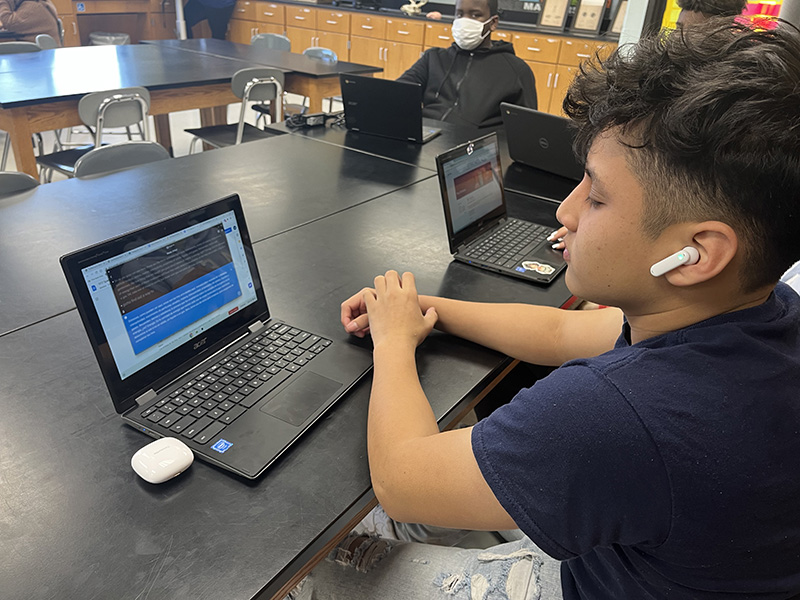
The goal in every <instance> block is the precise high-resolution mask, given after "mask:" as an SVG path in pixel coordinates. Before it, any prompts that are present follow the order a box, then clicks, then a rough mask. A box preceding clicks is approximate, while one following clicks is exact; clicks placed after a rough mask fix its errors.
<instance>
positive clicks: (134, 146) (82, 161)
mask: <svg viewBox="0 0 800 600" xmlns="http://www.w3.org/2000/svg"><path fill="white" fill-rule="evenodd" d="M166 158H169V152H167V150H166V148H164V146H162V145H161V144H158V143H156V142H139V141H136V142H120V143H119V144H111V145H110V146H100V147H99V148H95V149H94V150H90V151H89V152H87V153H86V154H84V155H83V156H81V157H80V158H79V159H78V161H77V162H76V163H75V177H87V176H89V175H97V174H98V173H109V172H111V171H119V170H121V169H128V168H130V167H137V166H139V165H144V164H147V163H151V162H155V161H157V160H164V159H166Z"/></svg>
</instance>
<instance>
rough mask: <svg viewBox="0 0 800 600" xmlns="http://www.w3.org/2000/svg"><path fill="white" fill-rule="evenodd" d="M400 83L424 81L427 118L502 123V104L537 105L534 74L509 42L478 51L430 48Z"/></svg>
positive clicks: (456, 47)
mask: <svg viewBox="0 0 800 600" xmlns="http://www.w3.org/2000/svg"><path fill="white" fill-rule="evenodd" d="M398 81H410V82H414V83H420V84H422V87H423V90H424V91H423V96H422V105H423V107H424V108H423V110H422V114H423V116H425V117H428V118H431V119H438V120H440V121H448V122H450V123H458V124H461V125H472V126H477V127H492V126H495V125H499V124H500V123H501V122H502V120H501V118H500V103H501V102H510V103H511V104H519V105H522V106H527V107H528V108H536V84H535V81H534V79H533V73H532V72H531V69H530V67H528V65H526V64H525V62H524V61H523V60H521V59H519V58H517V57H516V56H515V54H514V46H512V45H511V44H509V43H508V42H503V41H493V42H492V44H491V46H489V47H487V48H476V49H475V50H462V49H461V48H459V47H458V46H457V45H456V44H455V43H453V44H452V45H451V46H450V47H449V48H430V49H428V50H426V51H425V54H423V55H422V57H421V58H420V59H419V60H418V61H417V62H416V63H414V65H413V66H412V67H411V68H410V69H409V70H408V71H406V72H405V73H403V74H402V75H401V76H400V77H399V78H398Z"/></svg>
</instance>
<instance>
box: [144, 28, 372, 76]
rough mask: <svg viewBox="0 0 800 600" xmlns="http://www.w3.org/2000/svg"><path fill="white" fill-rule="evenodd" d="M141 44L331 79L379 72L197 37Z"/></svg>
mask: <svg viewBox="0 0 800 600" xmlns="http://www.w3.org/2000/svg"><path fill="white" fill-rule="evenodd" d="M142 43H143V44H153V45H157V46H162V47H169V48H176V49H180V50H185V51H188V52H195V53H201V54H205V55H208V56H219V57H223V58H234V59H238V60H242V61H246V62H249V63H252V64H256V65H265V66H269V67H277V68H280V69H283V70H286V71H291V72H293V73H298V74H301V75H306V76H308V77H332V76H335V75H339V74H340V73H360V74H367V73H379V72H381V71H383V69H382V68H380V67H373V66H370V65H361V64H358V63H351V62H346V61H338V62H336V63H325V62H322V61H319V60H314V59H312V58H309V57H307V56H303V55H302V54H296V53H294V52H284V51H282V50H274V49H270V48H261V47H258V46H250V45H247V44H237V43H236V42H229V41H227V40H216V39H213V38H200V39H191V40H146V41H144V42H142Z"/></svg>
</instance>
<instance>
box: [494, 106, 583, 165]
mask: <svg viewBox="0 0 800 600" xmlns="http://www.w3.org/2000/svg"><path fill="white" fill-rule="evenodd" d="M500 114H501V115H502V117H503V125H504V126H505V130H506V141H507V142H508V153H509V155H510V156H511V160H513V161H515V162H518V163H522V164H523V165H528V166H529V167H534V168H536V169H541V170H542V171H547V172H548V173H554V174H555V175H560V176H561V177H566V178H567V179H571V180H573V181H580V180H581V179H583V164H582V163H581V162H580V161H578V159H577V158H576V157H575V153H574V152H573V151H572V142H573V140H574V138H575V134H574V131H573V129H572V127H571V125H570V121H569V119H565V118H564V117H559V116H556V115H551V114H548V113H545V112H541V111H538V110H534V109H532V108H527V107H525V106H517V105H515V104H508V103H507V102H503V103H501V104H500Z"/></svg>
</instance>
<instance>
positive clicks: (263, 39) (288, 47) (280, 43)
mask: <svg viewBox="0 0 800 600" xmlns="http://www.w3.org/2000/svg"><path fill="white" fill-rule="evenodd" d="M250 45H251V46H258V47H259V48H270V49H272V50H283V51H285V52H291V51H292V40H290V39H289V38H288V37H286V36H285V35H281V34H279V33H257V34H256V35H254V36H253V37H252V38H251V39H250Z"/></svg>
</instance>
